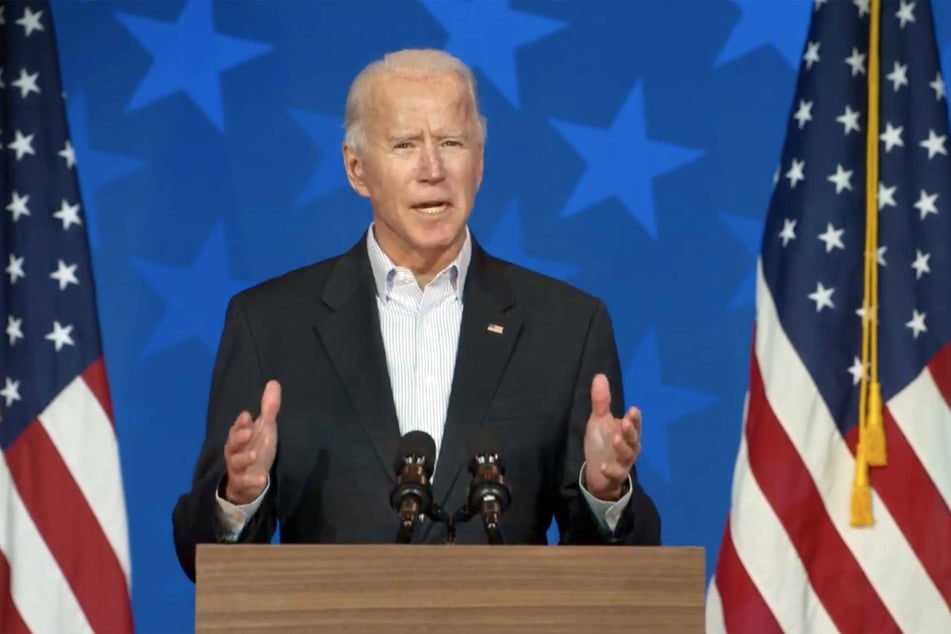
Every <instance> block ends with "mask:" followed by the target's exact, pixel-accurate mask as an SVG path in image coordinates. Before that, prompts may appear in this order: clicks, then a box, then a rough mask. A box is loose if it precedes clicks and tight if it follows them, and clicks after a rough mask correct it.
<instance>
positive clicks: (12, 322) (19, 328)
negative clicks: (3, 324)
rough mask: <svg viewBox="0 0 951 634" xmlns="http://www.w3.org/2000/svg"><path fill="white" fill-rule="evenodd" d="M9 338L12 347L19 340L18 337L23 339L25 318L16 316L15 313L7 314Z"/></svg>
mask: <svg viewBox="0 0 951 634" xmlns="http://www.w3.org/2000/svg"><path fill="white" fill-rule="evenodd" d="M7 338H8V339H9V341H10V347H11V348H12V347H13V345H14V344H15V343H16V342H17V340H18V339H23V318H22V317H14V316H13V315H7Z"/></svg>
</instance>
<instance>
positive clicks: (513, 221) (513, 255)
mask: <svg viewBox="0 0 951 634" xmlns="http://www.w3.org/2000/svg"><path fill="white" fill-rule="evenodd" d="M486 250H488V251H489V253H491V254H492V255H494V256H496V257H498V258H502V259H503V260H508V261H509V262H514V263H515V264H518V265H521V266H524V267H526V268H529V269H532V270H533V271H537V272H539V273H543V274H545V275H549V276H551V277H554V278H556V279H559V280H563V281H567V280H568V278H570V277H571V276H572V275H574V274H575V273H576V272H577V270H578V267H576V266H573V265H571V264H566V263H562V262H558V261H556V260H551V259H547V258H536V257H533V256H531V255H529V254H528V253H526V252H525V247H524V246H523V242H522V218H521V214H520V213H519V210H518V203H517V202H516V201H514V200H513V201H512V204H510V205H509V206H508V207H507V208H506V210H505V213H504V214H503V215H502V218H501V219H500V220H499V222H498V224H496V225H495V230H494V231H493V232H492V235H491V236H490V238H489V240H488V241H487V242H486Z"/></svg>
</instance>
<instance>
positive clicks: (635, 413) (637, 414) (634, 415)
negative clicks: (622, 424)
mask: <svg viewBox="0 0 951 634" xmlns="http://www.w3.org/2000/svg"><path fill="white" fill-rule="evenodd" d="M624 418H626V419H628V420H629V421H631V423H632V424H633V425H634V429H635V430H636V431H637V437H638V438H640V437H641V425H642V422H641V421H642V415H641V410H639V409H637V408H636V407H632V408H630V409H629V410H627V415H626V416H625V417H624Z"/></svg>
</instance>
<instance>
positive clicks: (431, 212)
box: [416, 203, 448, 216]
mask: <svg viewBox="0 0 951 634" xmlns="http://www.w3.org/2000/svg"><path fill="white" fill-rule="evenodd" d="M446 207H448V205H446V204H445V203H443V204H441V205H431V206H428V207H416V211H419V212H421V213H424V214H426V215H427V216H435V215H436V214H441V213H442V212H444V211H445V210H446Z"/></svg>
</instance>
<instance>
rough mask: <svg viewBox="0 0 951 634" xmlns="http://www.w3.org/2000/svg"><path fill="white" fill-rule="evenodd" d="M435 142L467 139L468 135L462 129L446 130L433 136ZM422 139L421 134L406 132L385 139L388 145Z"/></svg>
mask: <svg viewBox="0 0 951 634" xmlns="http://www.w3.org/2000/svg"><path fill="white" fill-rule="evenodd" d="M434 136H435V137H436V139H437V140H443V139H467V138H469V133H468V132H466V131H465V130H464V129H462V128H460V129H457V130H448V131H446V132H444V133H442V134H436V135H434ZM421 138H423V134H422V133H421V132H406V133H404V134H394V135H391V136H388V137H387V138H386V140H387V142H389V143H402V142H404V141H418V140H419V139H421Z"/></svg>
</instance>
